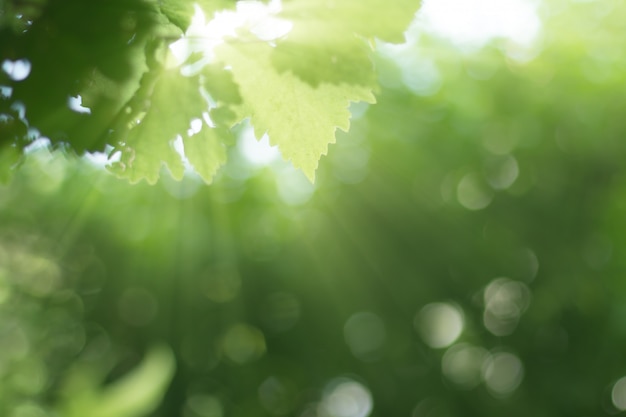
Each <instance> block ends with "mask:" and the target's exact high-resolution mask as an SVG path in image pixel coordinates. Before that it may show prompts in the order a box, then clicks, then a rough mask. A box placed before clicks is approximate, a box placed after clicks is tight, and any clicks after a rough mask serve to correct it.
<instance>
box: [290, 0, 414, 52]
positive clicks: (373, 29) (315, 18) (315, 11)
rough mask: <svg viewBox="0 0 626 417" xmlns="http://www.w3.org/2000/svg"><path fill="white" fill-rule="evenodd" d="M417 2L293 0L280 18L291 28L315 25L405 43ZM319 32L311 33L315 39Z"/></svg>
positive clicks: (338, 32)
mask: <svg viewBox="0 0 626 417" xmlns="http://www.w3.org/2000/svg"><path fill="white" fill-rule="evenodd" d="M419 6H420V0H395V1H394V2H393V4H389V2H388V1H386V0H368V1H363V0H292V1H285V3H284V7H283V12H282V14H281V16H282V17H285V18H287V19H290V20H293V21H294V25H298V24H303V23H308V22H317V23H318V24H319V25H320V28H322V27H326V28H327V30H328V31H330V32H335V33H336V34H341V35H342V36H343V35H344V34H345V33H351V34H357V35H359V36H363V37H366V38H378V39H380V40H382V41H385V42H393V43H401V42H404V31H405V30H406V28H407V26H408V25H409V23H411V21H412V20H413V17H414V16H415V12H416V11H417V9H418V8H419ZM320 34H321V33H320V32H315V33H310V34H309V36H310V37H312V38H314V37H316V36H319V35H320Z"/></svg>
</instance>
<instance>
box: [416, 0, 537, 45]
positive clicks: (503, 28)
mask: <svg viewBox="0 0 626 417" xmlns="http://www.w3.org/2000/svg"><path fill="white" fill-rule="evenodd" d="M537 7H538V5H537V2H536V1H532V0H474V1H471V2H470V1H465V0H424V3H423V5H422V8H421V9H420V11H419V12H418V22H419V24H420V25H421V27H422V28H423V29H425V30H426V31H428V32H431V33H434V34H436V35H439V36H441V37H445V38H448V39H449V40H451V41H452V42H454V43H455V44H457V45H459V46H462V47H469V48H480V47H482V46H483V45H485V44H486V43H488V42H489V41H490V40H492V39H494V38H504V39H507V40H510V41H512V42H514V43H516V44H519V45H522V46H530V45H531V44H532V43H533V42H534V41H535V40H536V39H537V37H538V35H539V31H540V29H541V21H540V19H539V16H538V14H537Z"/></svg>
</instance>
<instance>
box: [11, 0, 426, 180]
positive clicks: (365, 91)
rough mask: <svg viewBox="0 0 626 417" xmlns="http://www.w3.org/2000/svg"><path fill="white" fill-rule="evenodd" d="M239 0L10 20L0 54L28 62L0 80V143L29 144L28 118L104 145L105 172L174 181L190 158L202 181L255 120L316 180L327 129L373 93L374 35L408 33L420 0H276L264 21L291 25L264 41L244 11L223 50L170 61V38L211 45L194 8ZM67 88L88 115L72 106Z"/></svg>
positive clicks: (45, 128) (180, 0)
mask: <svg viewBox="0 0 626 417" xmlns="http://www.w3.org/2000/svg"><path fill="white" fill-rule="evenodd" d="M241 3H250V2H239V3H237V2H233V1H227V0H219V1H214V0H211V1H209V0H204V1H201V2H199V3H190V2H187V1H186V0H163V1H158V2H157V1H156V0H150V1H148V0H145V1H144V0H133V1H121V0H115V1H104V0H100V1H94V2H90V6H89V7H91V8H92V11H91V12H90V13H84V12H85V10H84V7H85V6H84V5H82V6H81V2H80V1H78V0H48V1H47V2H42V3H41V5H40V6H38V7H35V8H34V9H32V10H29V11H28V13H30V14H29V15H28V16H27V17H28V19H29V20H28V22H27V23H24V24H22V25H21V26H20V24H18V23H19V22H17V23H16V21H11V22H10V24H9V23H7V22H8V20H7V19H5V21H2V22H0V25H2V29H1V31H0V45H2V47H1V49H2V51H1V52H2V56H4V57H7V58H8V60H9V61H11V60H19V59H26V60H28V61H29V62H30V64H31V67H32V69H31V71H30V74H29V76H28V77H27V78H26V79H24V80H19V81H18V80H13V79H11V77H10V76H8V77H7V76H6V74H2V76H3V77H4V78H0V85H3V86H6V87H9V90H7V91H9V92H10V94H7V95H6V96H3V98H2V100H1V103H0V115H1V116H2V118H1V120H0V145H3V146H4V147H8V148H22V147H24V146H27V144H28V143H29V142H28V140H26V139H25V138H26V137H32V135H33V128H35V129H37V132H40V133H41V134H42V135H43V136H45V137H48V138H50V140H51V142H52V143H53V144H55V145H58V144H63V145H64V146H69V148H70V149H72V150H74V151H76V152H78V153H82V152H84V151H88V152H91V151H103V150H105V149H106V151H107V152H108V157H109V160H110V163H109V167H110V169H111V170H112V171H113V172H114V173H115V174H117V175H118V176H120V177H123V178H127V179H129V180H130V181H131V182H137V181H140V180H143V179H145V180H147V181H148V182H150V183H153V182H156V181H157V179H158V177H159V173H160V171H161V169H162V166H163V165H166V166H167V168H168V169H169V171H170V172H171V174H172V176H173V177H175V178H181V177H182V176H183V175H184V172H185V169H189V168H193V170H195V171H196V172H197V173H198V174H199V175H200V176H201V177H202V178H203V179H204V180H205V181H206V182H207V183H210V182H211V181H212V179H213V177H214V175H215V174H216V172H217V170H218V169H219V167H220V166H221V165H223V164H224V163H225V162H226V158H227V147H228V146H231V145H232V144H233V143H234V138H233V133H232V131H231V130H232V128H233V127H234V126H235V125H236V124H238V123H240V122H241V121H243V120H245V119H246V118H249V119H250V122H251V124H252V126H253V127H254V130H255V134H256V136H257V137H261V136H262V135H264V134H266V133H267V134H268V136H269V138H270V142H271V143H272V144H273V145H277V146H278V147H279V149H280V151H281V153H282V155H283V157H284V158H285V159H287V160H290V161H291V162H292V163H293V165H294V166H295V167H297V168H300V169H302V170H303V171H304V173H305V174H306V175H307V177H308V178H309V179H311V180H313V179H314V176H315V170H316V168H317V164H318V161H319V159H320V157H321V156H322V155H324V154H326V153H327V150H328V145H329V144H330V143H333V142H334V141H335V130H336V129H337V128H340V129H342V130H347V129H348V128H349V119H350V112H349V110H348V107H349V104H350V102H358V101H365V102H370V103H373V102H374V101H375V98H374V95H373V91H374V89H375V87H376V76H375V71H374V68H373V65H372V62H371V60H370V55H371V53H372V46H373V45H374V42H373V40H374V39H375V38H379V39H381V40H383V41H389V42H402V41H403V39H404V37H403V32H404V30H405V29H406V27H407V26H408V24H409V23H410V21H411V20H412V18H413V16H414V14H415V11H416V10H417V8H418V6H419V1H418V0H401V1H397V2H394V4H393V7H390V6H389V5H387V4H385V3H383V2H382V1H381V0H326V1H318V0H316V1H313V0H285V1H284V3H283V4H282V5H280V4H278V3H276V2H273V3H272V5H273V8H272V10H273V13H272V18H275V19H280V20H281V21H283V22H289V25H290V27H291V30H290V31H289V32H288V33H286V34H284V35H282V36H280V37H278V38H276V39H274V38H272V39H270V40H268V39H266V38H263V37H262V36H259V35H258V32H257V31H255V29H257V28H256V27H255V25H257V24H258V23H259V22H258V21H252V22H246V21H244V22H243V23H242V24H239V25H238V26H236V27H235V28H234V29H236V30H237V33H236V34H234V33H233V36H231V37H229V38H227V39H225V40H224V42H221V44H219V45H218V46H217V47H211V48H209V47H205V48H204V49H203V48H202V47H200V48H199V49H198V48H196V50H195V52H196V53H193V54H188V56H186V57H185V59H184V60H183V62H175V63H173V62H172V61H173V58H172V56H171V51H170V50H169V49H168V46H169V45H170V44H172V42H174V41H176V40H178V39H180V38H181V36H182V39H186V40H189V41H190V42H191V41H193V42H195V44H196V45H202V44H203V42H204V43H205V44H208V43H210V42H211V41H214V40H211V39H204V40H203V39H202V38H201V36H200V38H198V36H197V35H196V34H194V33H191V32H188V29H189V26H190V24H191V21H192V16H193V14H194V12H196V13H198V10H202V12H203V13H204V15H205V16H207V19H208V20H210V19H211V18H212V17H213V16H217V15H219V14H220V13H226V12H225V10H232V9H235V8H237V9H238V8H240V6H241V5H242V4H241ZM7 4H8V6H4V7H5V8H7V7H8V9H7V10H5V14H6V12H7V11H8V12H12V13H15V14H16V15H17V14H18V13H21V15H22V16H23V15H24V10H21V11H20V9H19V7H18V6H17V5H18V4H20V3H19V2H11V1H10V2H8V3H7ZM258 4H259V5H261V4H262V3H261V2H258ZM194 5H195V6H194ZM11 7H12V8H11ZM194 7H195V8H194ZM263 7H264V6H263ZM101 9H102V10H101ZM14 20H15V19H14ZM18 20H19V19H18ZM253 20H254V19H253ZM256 20H258V19H256ZM217 43H220V42H217ZM9 45H11V46H9ZM44 48H49V49H46V50H44ZM42 50H44V51H42ZM11 62H13V61H11ZM192 67H193V68H194V69H193V71H189V70H187V71H185V68H187V69H189V68H192ZM181 69H183V70H182V71H181ZM9 75H10V74H9ZM70 97H80V98H81V99H82V105H83V106H84V107H86V108H88V109H89V112H86V111H85V112H77V111H75V110H76V109H71V108H70V106H68V102H67V100H68V99H69V98H70ZM16 103H17V104H16ZM20 109H22V110H24V111H22V113H20V111H19V110H20Z"/></svg>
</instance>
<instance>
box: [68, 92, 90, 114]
mask: <svg viewBox="0 0 626 417" xmlns="http://www.w3.org/2000/svg"><path fill="white" fill-rule="evenodd" d="M67 106H68V107H69V108H70V110H72V111H75V112H76V113H83V114H91V109H90V108H89V107H84V106H83V98H82V97H81V96H80V95H77V96H76V97H72V96H70V97H68V98H67Z"/></svg>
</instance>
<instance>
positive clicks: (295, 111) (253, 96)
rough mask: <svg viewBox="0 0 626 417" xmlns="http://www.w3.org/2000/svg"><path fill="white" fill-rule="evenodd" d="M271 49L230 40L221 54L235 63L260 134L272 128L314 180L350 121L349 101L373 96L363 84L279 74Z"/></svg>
mask: <svg viewBox="0 0 626 417" xmlns="http://www.w3.org/2000/svg"><path fill="white" fill-rule="evenodd" d="M271 51H272V48H271V47H269V46H268V45H265V44H231V45H225V46H223V47H221V48H220V49H219V51H218V55H219V57H220V59H222V60H224V62H228V63H229V64H230V65H231V66H232V72H233V75H234V78H235V81H236V82H237V83H238V84H239V86H240V92H241V96H242V98H243V102H244V104H243V106H244V107H245V108H246V110H247V111H248V112H249V114H250V115H251V121H252V124H253V126H254V130H255V134H256V136H257V137H259V138H260V137H261V136H262V135H263V134H264V133H268V134H269V137H270V142H271V144H273V145H278V147H279V149H280V151H281V153H282V155H283V157H284V158H285V159H287V160H290V161H292V163H293V165H294V166H295V167H296V168H301V169H302V170H303V171H304V173H305V174H306V176H307V177H308V178H309V179H310V180H311V181H312V180H313V179H314V178H315V170H316V168H317V165H318V161H319V158H320V157H321V156H322V155H325V154H326V152H327V150H328V144H329V143H334V142H335V130H336V128H340V129H342V130H347V129H348V128H349V126H350V122H349V120H350V112H349V111H348V106H349V104H350V102H351V101H367V102H370V103H372V102H374V100H375V99H374V96H373V95H372V94H371V91H370V90H369V89H367V88H364V87H360V86H349V85H333V84H322V85H319V86H318V87H312V86H311V85H309V84H307V83H305V82H304V81H302V80H300V79H299V78H298V77H297V76H295V75H293V74H291V73H286V72H284V73H279V72H278V71H277V70H276V69H275V68H274V66H273V65H272V64H271V62H270V54H271Z"/></svg>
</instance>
